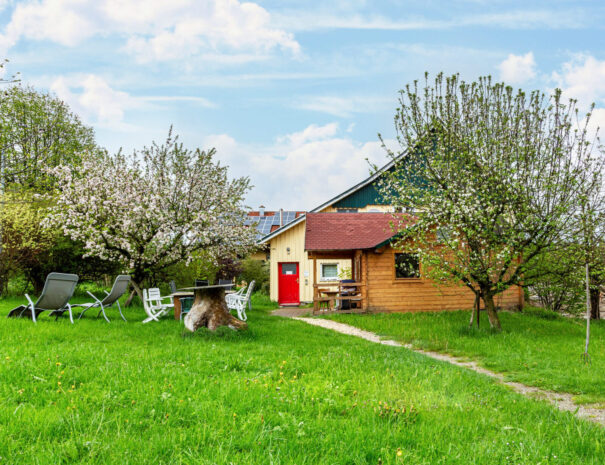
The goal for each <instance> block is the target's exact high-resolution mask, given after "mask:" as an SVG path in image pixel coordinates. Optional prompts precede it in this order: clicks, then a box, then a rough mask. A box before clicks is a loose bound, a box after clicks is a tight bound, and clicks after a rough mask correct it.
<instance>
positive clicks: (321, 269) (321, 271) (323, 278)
mask: <svg viewBox="0 0 605 465" xmlns="http://www.w3.org/2000/svg"><path fill="white" fill-rule="evenodd" d="M325 265H336V276H334V277H332V276H324V266H325ZM339 273H340V265H339V264H338V263H320V264H319V276H320V281H338V279H339V278H338V274H339Z"/></svg>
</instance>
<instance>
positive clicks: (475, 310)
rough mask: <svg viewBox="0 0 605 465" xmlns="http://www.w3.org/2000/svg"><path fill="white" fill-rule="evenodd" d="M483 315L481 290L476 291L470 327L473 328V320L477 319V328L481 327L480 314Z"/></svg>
mask: <svg viewBox="0 0 605 465" xmlns="http://www.w3.org/2000/svg"><path fill="white" fill-rule="evenodd" d="M480 315H481V294H480V293H479V292H475V305H474V306H473V310H472V312H471V321H470V323H469V324H468V326H469V328H472V326H473V322H474V320H475V319H476V320H477V328H478V327H479V316H480Z"/></svg>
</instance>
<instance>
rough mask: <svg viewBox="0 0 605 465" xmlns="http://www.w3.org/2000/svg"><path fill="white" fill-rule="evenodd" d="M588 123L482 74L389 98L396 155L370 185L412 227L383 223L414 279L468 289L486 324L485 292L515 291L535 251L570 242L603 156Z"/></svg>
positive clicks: (568, 109) (554, 98)
mask: <svg viewBox="0 0 605 465" xmlns="http://www.w3.org/2000/svg"><path fill="white" fill-rule="evenodd" d="M589 116H590V115H588V116H587V117H586V119H585V120H584V121H583V122H582V118H581V115H579V114H578V111H577V109H576V106H575V102H574V101H569V102H564V101H563V98H562V96H561V92H560V91H558V90H556V91H555V92H554V93H553V94H552V95H551V96H550V97H546V96H545V95H544V94H543V93H541V92H538V91H535V92H532V93H530V94H526V93H524V92H522V91H517V92H515V91H514V90H513V89H512V88H511V87H508V86H506V85H504V84H502V83H492V81H491V79H490V78H480V79H479V80H478V81H477V82H472V83H466V82H464V81H462V80H461V79H460V78H459V76H457V75H454V76H451V77H448V78H444V76H443V75H438V76H437V77H436V79H435V81H434V83H430V82H429V81H428V77H426V81H425V84H424V88H421V89H419V85H418V83H417V82H415V83H414V84H413V85H409V86H407V87H406V88H405V89H404V90H402V91H401V92H400V101H399V108H398V110H397V113H396V116H395V127H396V130H397V138H398V141H399V143H400V145H401V148H402V152H403V153H404V155H399V154H395V153H393V152H391V156H392V157H393V160H394V162H395V166H394V168H393V169H392V170H391V172H390V173H389V175H388V176H386V177H385V178H384V180H383V181H382V187H381V190H382V192H383V194H384V195H385V196H386V197H387V198H389V199H390V201H391V203H392V204H394V205H395V206H397V207H399V208H401V209H403V210H406V209H414V210H415V212H416V215H417V216H418V220H417V222H416V224H415V225H414V226H413V227H407V228H406V227H405V225H403V224H395V227H396V228H397V229H398V230H399V231H400V232H401V236H400V240H399V241H398V245H399V246H400V247H402V248H407V249H409V251H411V252H413V253H416V254H417V255H418V256H419V259H420V262H421V263H422V265H423V269H422V272H423V274H425V276H428V277H430V278H433V279H435V280H436V281H438V282H439V281H445V282H447V281H450V282H457V283H460V284H464V285H466V286H468V288H469V289H471V290H472V291H473V292H474V293H475V297H476V309H477V310H478V309H479V304H480V301H481V300H483V303H484V306H485V308H486V310H487V315H488V319H489V323H490V326H492V327H494V328H498V329H499V328H500V321H499V318H498V314H497V309H496V305H495V300H494V298H495V296H496V295H498V294H499V293H501V292H503V291H505V290H506V289H507V288H509V287H510V286H514V285H522V284H524V279H525V277H526V275H527V272H528V270H530V269H532V264H533V262H534V260H535V259H536V258H537V257H539V256H540V255H541V254H543V253H544V252H546V251H548V250H552V249H553V248H555V247H562V246H564V244H571V243H579V242H580V241H581V236H580V235H579V232H580V231H579V228H578V226H579V224H580V222H579V221H578V215H577V214H578V212H580V211H581V210H582V205H581V202H582V199H583V198H586V197H587V196H588V197H589V196H590V195H591V190H594V189H596V188H598V187H599V180H602V172H600V171H602V170H603V166H604V164H603V163H604V161H605V159H604V155H603V151H602V150H601V149H600V147H599V144H598V140H595V139H594V138H592V137H591V136H590V133H589V131H588V126H587V124H588V120H589ZM595 180H596V181H597V182H595ZM478 317H479V312H478V311H477V312H476V318H477V319H478ZM471 324H472V320H471Z"/></svg>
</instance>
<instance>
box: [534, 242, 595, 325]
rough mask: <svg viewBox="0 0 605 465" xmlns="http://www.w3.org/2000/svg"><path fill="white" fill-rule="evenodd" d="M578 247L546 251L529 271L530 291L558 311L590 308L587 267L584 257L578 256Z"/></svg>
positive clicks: (575, 312) (547, 305) (576, 310)
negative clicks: (587, 300)
mask: <svg viewBox="0 0 605 465" xmlns="http://www.w3.org/2000/svg"><path fill="white" fill-rule="evenodd" d="M574 249H578V248H577V247H575V248H572V247H568V248H566V249H563V250H556V251H545V252H544V253H542V254H541V255H540V256H539V257H537V258H536V260H534V261H533V262H532V266H531V268H528V270H527V272H526V275H525V282H526V285H529V291H530V294H534V295H535V296H536V297H537V298H538V300H539V301H540V304H542V305H543V306H544V307H546V308H548V309H550V310H553V311H555V312H562V311H565V312H568V313H573V314H578V313H581V312H582V311H584V310H585V309H586V308H585V307H584V304H585V302H586V295H585V287H584V286H585V283H584V273H583V271H584V270H583V267H582V259H581V258H579V257H578V256H577V252H581V250H574Z"/></svg>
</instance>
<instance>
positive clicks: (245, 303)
mask: <svg viewBox="0 0 605 465" xmlns="http://www.w3.org/2000/svg"><path fill="white" fill-rule="evenodd" d="M254 284H255V282H254V281H252V282H251V283H250V284H249V285H248V289H247V290H246V293H245V294H244V288H242V289H240V291H239V292H237V293H235V294H227V296H225V300H226V301H227V308H228V309H229V310H235V311H236V312H237V317H238V318H239V319H240V320H242V321H246V320H247V319H248V316H247V315H246V307H249V308H250V310H252V306H251V304H250V297H251V296H252V291H253V290H254Z"/></svg>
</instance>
